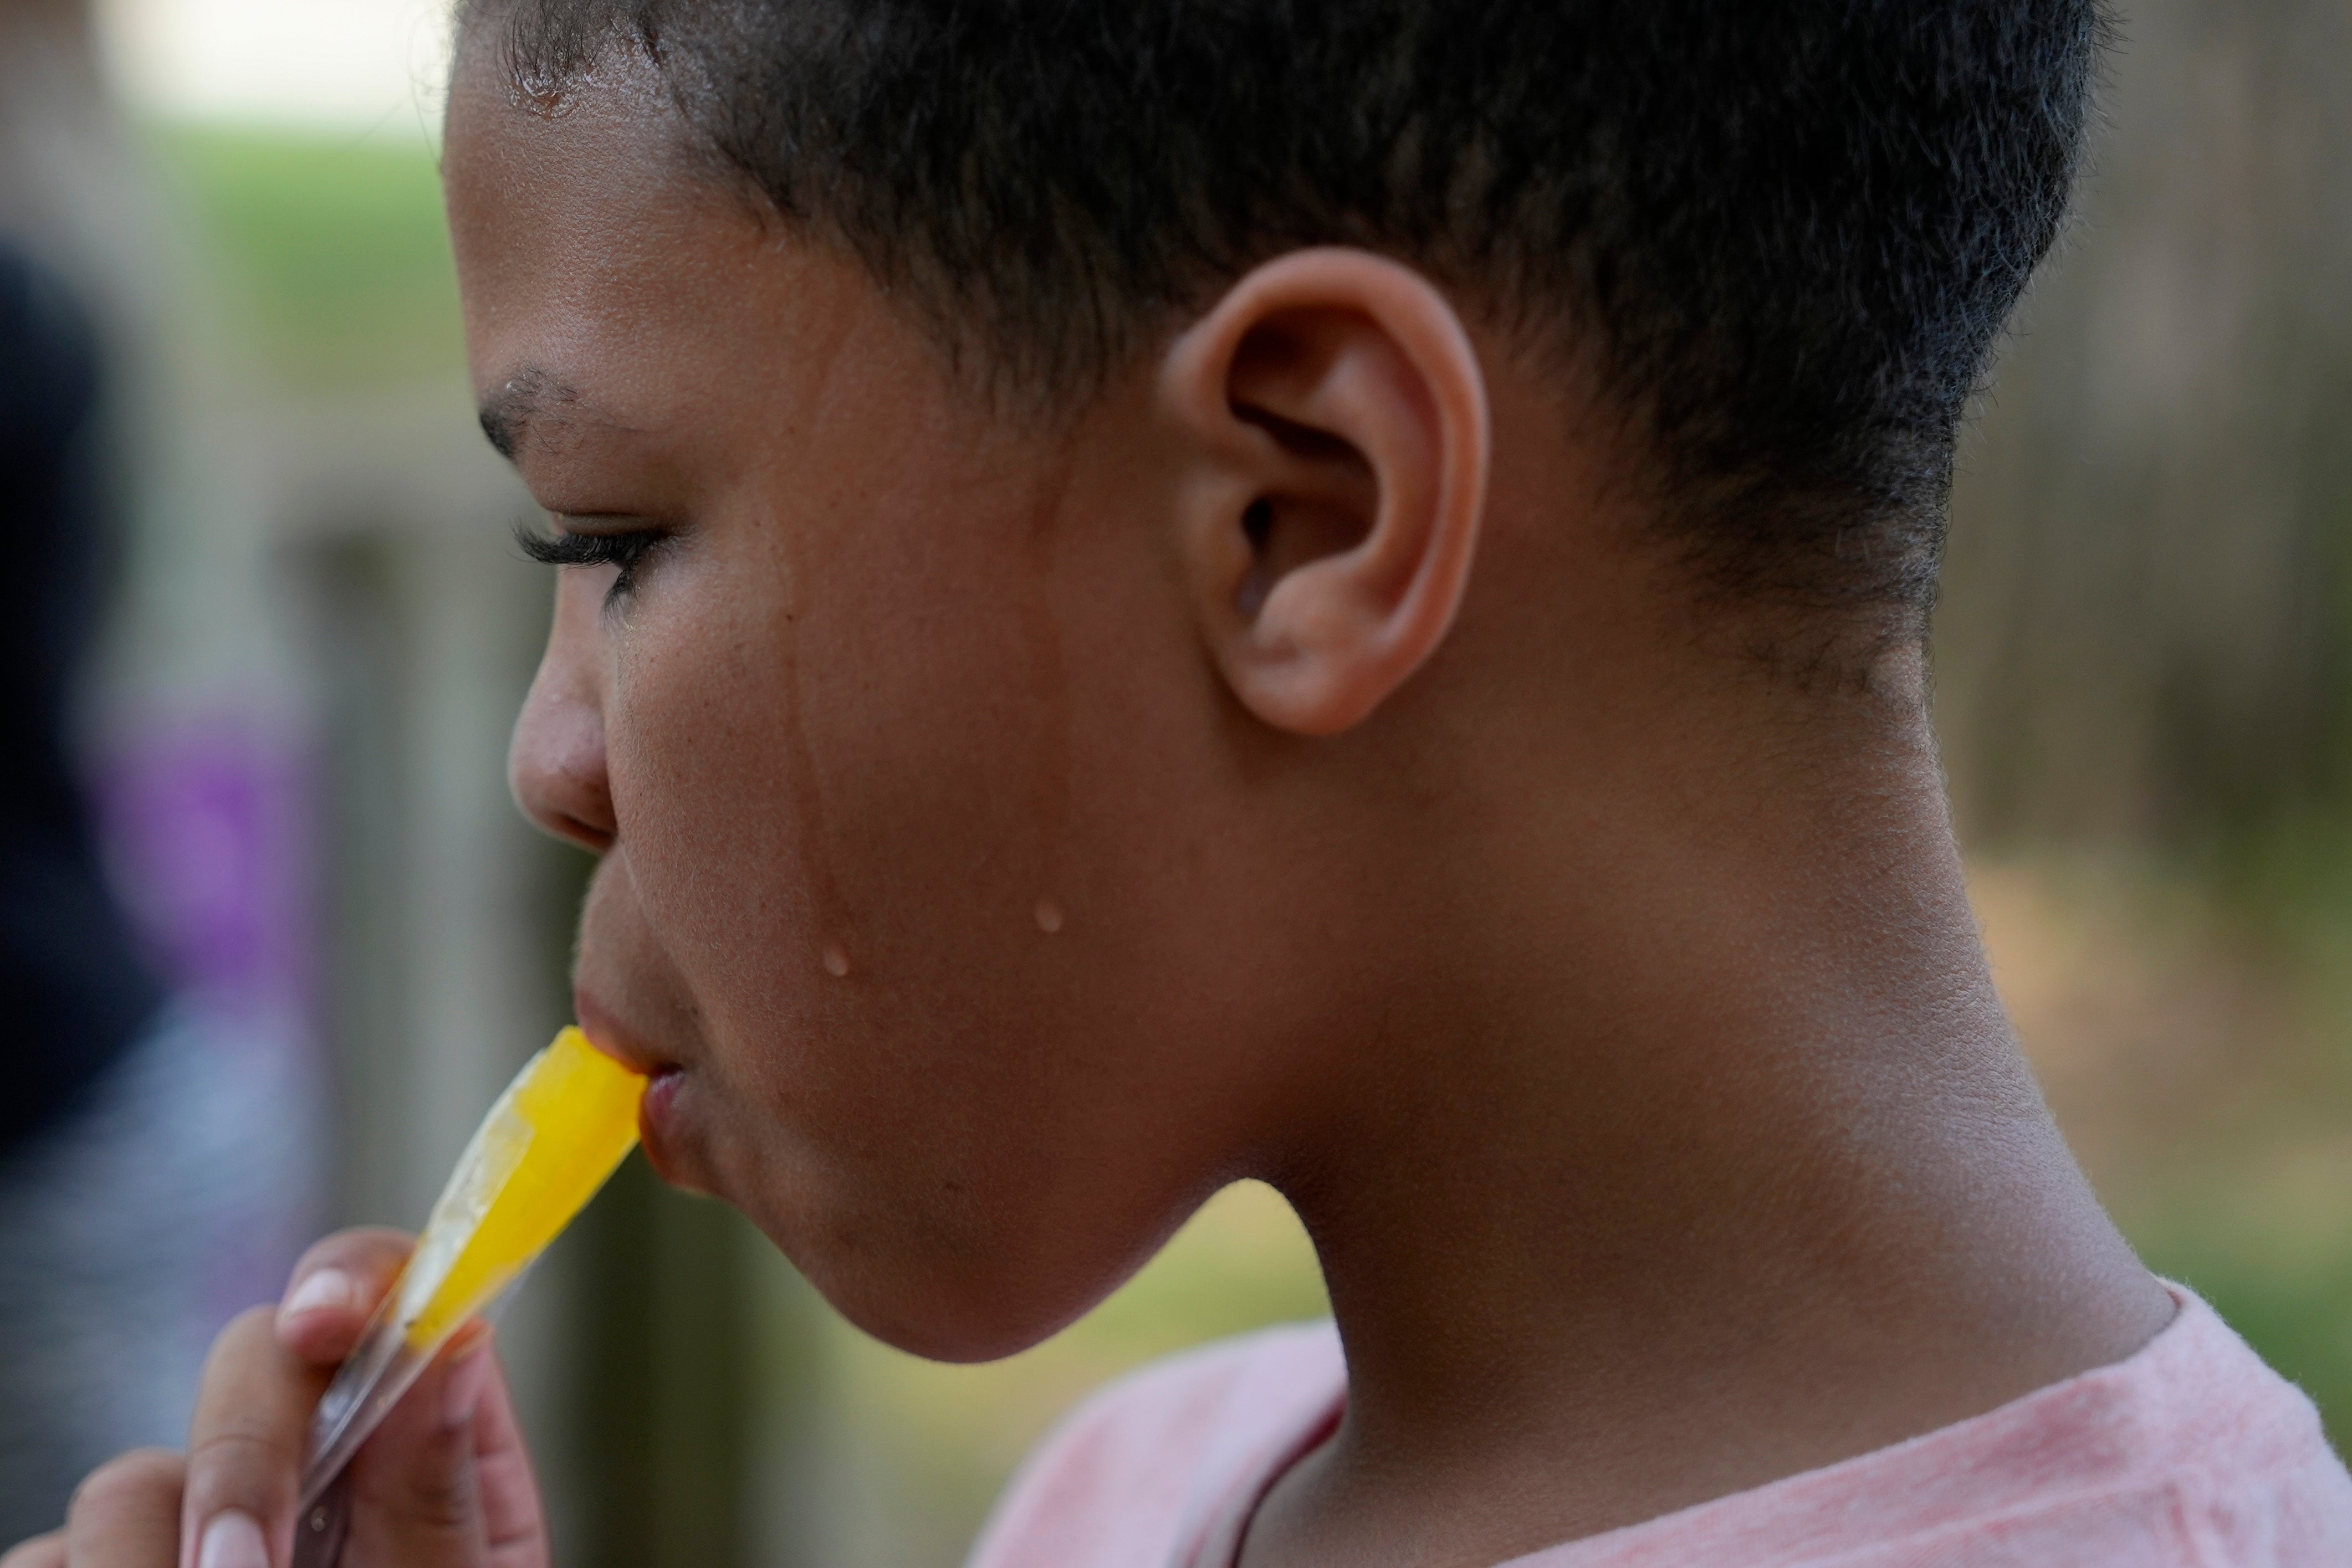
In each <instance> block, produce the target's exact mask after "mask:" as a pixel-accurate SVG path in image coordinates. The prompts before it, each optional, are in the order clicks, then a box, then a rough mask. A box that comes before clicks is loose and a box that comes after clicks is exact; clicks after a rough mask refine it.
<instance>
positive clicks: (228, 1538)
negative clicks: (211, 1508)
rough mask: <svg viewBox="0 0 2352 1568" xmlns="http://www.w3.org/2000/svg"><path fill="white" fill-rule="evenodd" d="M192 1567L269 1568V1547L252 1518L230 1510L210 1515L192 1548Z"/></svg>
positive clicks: (244, 1513) (235, 1510)
mask: <svg viewBox="0 0 2352 1568" xmlns="http://www.w3.org/2000/svg"><path fill="white" fill-rule="evenodd" d="M196 1568H269V1547H268V1543H267V1542H264V1541H263V1540H262V1539H261V1526H260V1525H259V1524H258V1523H257V1522H255V1521H254V1517H253V1515H251V1514H249V1513H247V1512H245V1511H243V1510H241V1509H234V1508H231V1509H224V1510H222V1511H220V1512H218V1513H216V1514H215V1515H213V1521H212V1522H211V1523H210V1524H207V1525H205V1539H204V1544H203V1545H201V1546H199V1547H197V1548H196Z"/></svg>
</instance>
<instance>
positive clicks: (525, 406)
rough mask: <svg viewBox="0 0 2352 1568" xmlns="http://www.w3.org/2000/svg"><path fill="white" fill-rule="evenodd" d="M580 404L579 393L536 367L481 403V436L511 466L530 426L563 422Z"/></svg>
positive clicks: (558, 378) (523, 371)
mask: <svg viewBox="0 0 2352 1568" xmlns="http://www.w3.org/2000/svg"><path fill="white" fill-rule="evenodd" d="M579 402H580V392H579V389H578V388H576V387H574V386H572V383H570V382H566V381H564V380H562V378H561V377H558V376H554V375H551V374H549V373H548V372H547V371H543V370H541V369H539V368H537V367H536V366H533V367H530V368H527V369H524V370H521V371H517V372H515V374H513V375H512V376H509V378H508V379H507V381H506V382H505V384H504V385H502V386H500V387H499V389H498V390H497V391H496V392H491V393H490V394H489V396H488V397H486V398H484V399H483V400H482V408H481V414H480V418H481V423H482V434H483V435H484V436H486V437H488V440H489V443H490V444H491V445H492V446H493V447H495V448H497V450H498V454H499V456H501V457H503V458H505V459H506V460H507V461H508V462H509V463H511V462H513V461H514V460H515V457H516V455H517V454H518V453H520V451H521V450H522V447H523V443H524V442H525V441H526V440H528V439H529V438H530V430H531V426H532V424H533V423H537V422H539V421H541V420H546V421H549V422H551V423H558V422H565V421H567V420H568V417H569V411H570V410H572V408H574V407H576V406H577V405H578V403H579Z"/></svg>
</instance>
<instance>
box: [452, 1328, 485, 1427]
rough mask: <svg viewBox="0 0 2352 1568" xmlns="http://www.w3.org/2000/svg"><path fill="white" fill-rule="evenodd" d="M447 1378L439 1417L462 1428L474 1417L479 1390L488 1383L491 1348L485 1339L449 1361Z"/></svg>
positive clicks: (479, 1400) (480, 1400)
mask: <svg viewBox="0 0 2352 1568" xmlns="http://www.w3.org/2000/svg"><path fill="white" fill-rule="evenodd" d="M448 1378H449V1381H448V1382H446V1383H445V1384H443V1385H441V1419H442V1421H443V1422H444V1423H446V1425H448V1426H451V1427H463V1426H465V1425H467V1423H468V1422H470V1421H472V1420H473V1418H474V1411H475V1409H476V1407H477V1406H479V1405H480V1404H481V1403H482V1391H483V1390H484V1389H486V1388H488V1386H489V1385H490V1347H489V1345H488V1343H487V1342H484V1343H480V1344H478V1345H476V1346H475V1348H473V1349H471V1350H469V1351H467V1352H466V1353H465V1354H462V1355H460V1356H458V1357H457V1360H455V1361H453V1362H451V1363H450V1364H449V1372H448Z"/></svg>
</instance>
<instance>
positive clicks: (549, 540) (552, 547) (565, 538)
mask: <svg viewBox="0 0 2352 1568" xmlns="http://www.w3.org/2000/svg"><path fill="white" fill-rule="evenodd" d="M665 538H668V535H667V533H666V532H665V531H664V530H662V529H660V528H628V529H624V530H622V531H619V532H615V533H572V532H570V531H569V530H566V531H564V532H562V533H556V534H542V533H540V532H538V531H537V530H536V529H534V528H530V526H529V525H527V524H526V525H523V526H521V527H519V528H516V529H515V544H516V546H517V547H518V548H520V549H521V551H522V553H523V554H524V555H526V556H529V557H530V559H533V560H535V561H538V562H539V563H540V564H541V565H542V566H617V567H619V568H620V569H621V570H620V573H619V575H618V576H616V577H614V579H613V586H612V588H611V589H610V590H609V591H606V593H605V595H604V602H605V603H607V604H610V603H612V602H613V601H614V600H617V599H619V598H621V597H623V596H624V595H625V594H627V593H630V592H632V591H635V588H636V586H637V580H636V569H637V567H638V565H639V563H641V562H642V561H643V560H644V559H646V555H647V553H648V552H650V551H651V550H652V549H653V548H654V547H655V546H656V545H658V544H660V543H661V542H662V541H663V540H664V539H665Z"/></svg>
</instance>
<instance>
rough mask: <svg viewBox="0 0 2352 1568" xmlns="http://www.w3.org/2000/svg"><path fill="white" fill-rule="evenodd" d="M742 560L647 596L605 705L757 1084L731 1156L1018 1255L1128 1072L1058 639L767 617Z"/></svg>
mask: <svg viewBox="0 0 2352 1568" xmlns="http://www.w3.org/2000/svg"><path fill="white" fill-rule="evenodd" d="M682 575H683V574H681V576H682ZM743 578H744V574H740V573H738V574H732V576H731V577H729V578H722V577H720V576H719V574H716V573H713V574H711V575H710V576H709V578H707V579H705V580H701V581H699V582H690V581H680V582H677V583H676V584H674V585H669V587H670V590H671V591H673V592H674V593H675V598H673V599H672V600H671V601H669V602H668V603H664V602H663V601H659V600H655V599H651V598H649V599H648V601H647V602H646V605H645V607H644V610H643V612H642V613H641V615H640V616H639V619H638V621H637V622H636V623H635V625H633V626H632V627H631V629H630V630H629V631H628V632H625V633H624V635H623V636H622V637H621V639H620V640H619V643H618V650H617V662H616V664H615V668H614V682H613V686H612V699H611V701H610V703H609V705H608V709H607V715H606V732H607V733H606V746H607V751H608V759H609V760H608V767H609V769H610V776H611V779H612V788H613V796H614V815H615V818H616V820H617V821H619V823H620V824H621V838H622V842H623V845H624V849H625V854H626V856H627V860H628V866H629V871H630V884H631V885H630V893H631V896H632V897H634V899H635V901H636V903H637V905H638V918H641V919H642V920H643V922H644V923H645V925H646V928H647V930H648V931H649V932H650V933H651V935H652V938H653V940H655V941H656V942H657V944H658V946H659V947H660V949H661V950H662V953H663V955H664V958H665V961H666V963H667V965H668V966H669V967H671V968H672V969H674V970H675V972H676V974H677V977H678V984H679V985H680V986H681V987H682V988H684V989H685V991H686V992H687V993H688V995H689V996H690V998H691V1005H692V1008H693V1010H694V1012H695V1014H696V1015H697V1018H698V1033H699V1034H700V1035H701V1037H702V1038H703V1040H705V1041H706V1042H707V1049H708V1051H709V1054H710V1057H711V1059H712V1061H711V1065H712V1067H713V1068H714V1069H716V1070H717V1074H718V1076H719V1081H720V1082H719V1084H717V1085H714V1087H721V1088H723V1090H724V1092H727V1093H728V1094H729V1095H730V1097H731V1098H733V1099H734V1100H735V1101H736V1102H737V1103H736V1104H735V1105H734V1106H732V1107H730V1108H728V1109H727V1115H728V1117H729V1119H730V1121H731V1122H733V1123H735V1124H737V1127H738V1136H737V1137H736V1139H735V1141H734V1142H733V1143H732V1144H731V1145H728V1147H729V1148H730V1149H731V1150H732V1151H733V1153H732V1154H731V1155H730V1154H726V1153H724V1152H723V1151H722V1150H719V1149H714V1150H713V1151H712V1155H713V1157H714V1158H727V1159H730V1160H740V1161H745V1162H751V1163H756V1165H757V1166H758V1167H759V1168H757V1169H748V1168H747V1169H743V1170H740V1171H739V1172H736V1173H732V1174H730V1173H728V1172H725V1171H720V1172H716V1173H714V1177H713V1179H715V1180H717V1181H719V1183H720V1184H721V1185H722V1186H723V1187H724V1189H725V1190H727V1191H728V1194H729V1196H730V1197H737V1198H738V1200H739V1201H740V1202H742V1203H743V1205H744V1207H753V1206H754V1205H755V1204H762V1203H772V1202H776V1201H789V1202H792V1203H793V1204H795V1205H797V1206H798V1207H800V1208H801V1209H802V1211H803V1212H802V1215H801V1217H800V1218H798V1219H794V1218H791V1217H784V1218H782V1219H781V1220H780V1223H782V1224H785V1225H788V1226H789V1225H793V1224H800V1223H818V1224H822V1225H824V1226H825V1227H828V1228H834V1229H835V1230H837V1231H839V1232H840V1234H837V1235H834V1236H832V1237H829V1238H828V1239H826V1240H825V1242H824V1245H825V1246H828V1247H832V1248H835V1249H840V1248H843V1247H846V1246H849V1245H852V1244H853V1238H852V1237H851V1233H853V1232H856V1233H859V1234H860V1235H862V1236H863V1238H864V1239H863V1240H859V1241H856V1244H858V1245H871V1244H879V1243H877V1242H876V1241H875V1239H874V1238H873V1237H872V1235H871V1232H872V1231H873V1230H874V1229H875V1228H877V1227H884V1226H887V1227H888V1228H890V1229H892V1230H893V1231H903V1230H907V1229H915V1230H924V1229H928V1230H929V1232H930V1234H928V1235H926V1236H925V1237H923V1239H922V1242H923V1245H924V1246H925V1247H926V1248H927V1249H929V1250H930V1251H932V1252H933V1253H935V1254H942V1255H944V1254H949V1253H952V1252H953V1251H955V1250H959V1249H966V1248H971V1247H974V1246H978V1245H981V1244H982V1241H981V1239H982V1237H990V1238H991V1239H989V1240H987V1241H986V1243H985V1245H988V1246H992V1247H997V1248H1002V1247H1003V1246H1004V1245H1005V1243H1004V1240H1003V1236H1002V1234H1001V1233H999V1232H1001V1230H1002V1229H1003V1228H1008V1227H1011V1226H1013V1225H1016V1224H1020V1223H1023V1222H1024V1213H1025V1211H1026V1210H1028V1209H1034V1207H1037V1206H1038V1205H1040V1204H1041V1203H1048V1202H1050V1201H1052V1200H1051V1199H1049V1198H1047V1197H1043V1196H1041V1191H1040V1189H1041V1188H1043V1187H1045V1186H1049V1185H1050V1184H1051V1183H1053V1182H1054V1181H1055V1179H1057V1177H1056V1173H1057V1172H1058V1171H1060V1170H1062V1169H1065V1168H1066V1166H1065V1165H1064V1164H1063V1162H1062V1159H1061V1156H1062V1155H1064V1154H1065V1153H1066V1152H1067V1145H1068V1141H1069V1138H1070V1137H1071V1136H1072V1135H1084V1134H1082V1133H1079V1134H1073V1133H1072V1132H1071V1131H1070V1130H1071V1129H1083V1128H1086V1127H1087V1126H1089V1125H1091V1124H1094V1123H1097V1122H1099V1121H1100V1120H1102V1119H1103V1112H1102V1105H1103V1103H1104V1101H1105V1100H1106V1098H1107V1096H1108V1092H1109V1090H1110V1086H1109V1085H1108V1084H1107V1083H1105V1082H1102V1081H1101V1074H1100V1073H1099V1072H1097V1071H1094V1070H1093V1069H1091V1068H1089V1066H1088V1065H1087V1063H1088V1062H1089V1061H1095V1062H1097V1064H1098V1063H1099V1061H1100V1060H1101V1058H1102V1055H1103V1053H1101V1052H1100V1051H1099V1044H1100V1042H1099V1040H1091V1039H1089V1038H1087V1036H1088V1033H1089V1032H1090V1031H1087V1030H1084V1029H1083V1028H1081V1027H1080V1026H1079V1019H1081V1017H1082V1016H1083V1013H1084V1011H1085V1009H1083V1008H1073V1007H1071V1006H1070V1005H1069V1004H1070V1003H1071V1002H1072V1001H1073V1000H1074V998H1073V997H1072V975H1071V972H1070V971H1071V966H1072V965H1073V964H1074V963H1076V961H1077V960H1076V955H1075V953H1074V952H1073V951H1072V950H1071V949H1072V946H1073V945H1074V944H1075V943H1076V942H1078V941H1079V940H1081V939H1082V936H1083V930H1084V926H1083V922H1084V921H1085V920H1086V919H1087V914H1088V909H1087V905H1088V889H1087V887H1086V886H1085V885H1084V883H1082V882H1081V881H1079V880H1076V878H1075V876H1074V874H1073V862H1076V861H1077V860H1080V859H1082V858H1083V857H1081V856H1078V855H1076V853H1075V852H1074V851H1073V849H1072V847H1071V846H1070V844H1069V843H1068V827H1067V823H1066V796H1067V778H1066V767H1067V764H1066V758H1064V757H1059V756H1057V755H1056V754H1055V721H1054V716H1053V715H1052V714H1050V713H1049V712H1047V711H1045V709H1043V708H1042V707H1041V706H1040V705H1039V704H1038V703H1037V701H1036V699H1035V697H1034V690H1035V682H1034V672H1033V671H1032V670H1031V668H1030V665H1031V664H1032V662H1033V661H1034V651H1033V649H1032V648H1031V647H1030V646H1029V645H1028V644H1027V643H1026V642H1025V641H1024V638H1023V636H1022V635H1020V634H1019V629H1018V628H1017V627H1016V629H1015V632H1014V634H1013V635H1011V636H1003V635H991V634H990V629H987V628H976V627H971V626H968V625H955V624H952V623H950V624H944V625H941V624H933V625H932V626H931V628H930V631H929V633H928V634H927V635H926V636H925V637H924V638H922V639H920V640H913V639H908V638H905V637H903V636H878V637H868V636H866V635H863V634H862V632H863V630H864V628H866V627H867V626H872V627H877V628H881V629H887V630H893V631H895V630H896V629H897V628H898V627H899V626H900V625H901V624H902V622H900V621H899V620H898V619H897V618H894V617H890V616H887V615H879V616H874V617H870V618H868V617H856V618H843V617H825V616H803V615H802V614H800V613H798V612H797V611H796V610H794V609H793V608H792V607H789V606H788V607H786V608H785V610H784V611H783V612H763V610H762V608H761V606H759V605H757V604H754V603H750V602H747V601H745V600H744V599H742V598H740V597H737V596H735V595H734V594H730V592H729V591H728V584H729V583H730V582H732V583H734V584H737V585H740V583H741V582H742V580H743ZM689 588H701V589H703V590H704V592H702V593H701V594H700V595H699V596H698V597H697V598H696V599H695V600H694V601H693V602H692V604H691V606H690V609H689V607H688V605H687V604H686V603H684V602H682V601H684V599H685V593H686V591H687V590H688V589H689ZM787 615H789V619H787ZM1016 1127H1017V1128H1019V1129H1021V1130H1022V1131H1023V1133H1024V1135H1023V1136H1017V1137H1016V1136H1009V1135H1008V1134H1009V1133H1010V1132H1011V1131H1012V1130H1013V1129H1014V1128H1016ZM755 1148H756V1149H757V1150H758V1151H759V1152H758V1154H757V1155H754V1154H753V1150H754V1149H755ZM780 1194H782V1195H786V1196H785V1197H782V1198H781V1199H780V1198H779V1195H780ZM950 1231H955V1232H958V1233H959V1234H950Z"/></svg>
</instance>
